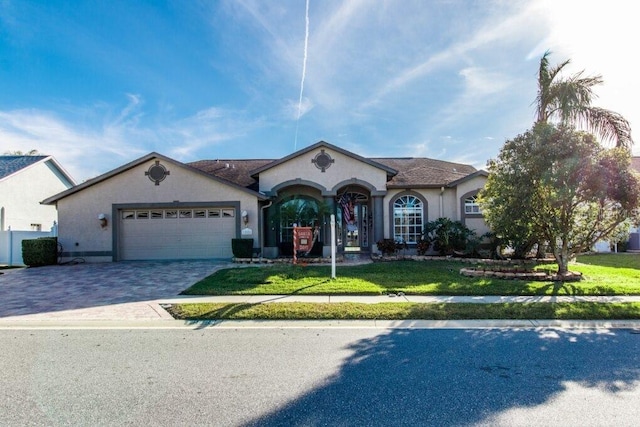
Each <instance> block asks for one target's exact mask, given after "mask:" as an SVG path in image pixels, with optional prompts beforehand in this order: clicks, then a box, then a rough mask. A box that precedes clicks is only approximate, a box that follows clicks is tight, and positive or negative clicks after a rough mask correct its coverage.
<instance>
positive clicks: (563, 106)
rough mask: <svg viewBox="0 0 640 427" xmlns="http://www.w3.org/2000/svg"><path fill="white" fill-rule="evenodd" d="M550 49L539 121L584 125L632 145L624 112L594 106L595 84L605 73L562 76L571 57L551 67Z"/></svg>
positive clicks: (618, 142) (540, 79)
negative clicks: (623, 115)
mask: <svg viewBox="0 0 640 427" xmlns="http://www.w3.org/2000/svg"><path fill="white" fill-rule="evenodd" d="M549 55H551V52H550V51H546V52H545V53H544V55H543V56H542V59H541V60H540V70H539V74H538V95H537V96H536V104H537V120H536V123H546V122H548V121H549V120H551V119H557V120H558V121H560V122H561V123H564V124H571V125H574V126H584V127H585V128H587V129H588V130H590V131H591V132H593V133H595V134H597V135H598V136H600V138H601V139H602V140H603V141H613V142H615V145H616V147H624V148H626V149H631V146H632V145H633V140H632V139H631V127H630V125H629V122H628V121H627V120H626V119H625V118H624V117H622V116H621V115H620V114H618V113H616V112H613V111H610V110H606V109H604V108H598V107H593V106H591V101H592V100H593V99H594V98H595V97H596V96H595V94H594V93H593V87H594V86H596V85H599V84H601V83H602V81H603V80H602V76H599V75H598V76H592V77H583V73H584V71H581V72H579V73H576V74H573V75H571V76H569V77H564V78H563V77H560V76H559V74H560V72H561V71H562V69H563V68H564V67H565V66H567V65H568V64H569V62H570V60H566V61H564V62H563V63H561V64H559V65H556V66H555V67H551V66H550V65H549Z"/></svg>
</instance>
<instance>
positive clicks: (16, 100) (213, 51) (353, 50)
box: [0, 0, 640, 182]
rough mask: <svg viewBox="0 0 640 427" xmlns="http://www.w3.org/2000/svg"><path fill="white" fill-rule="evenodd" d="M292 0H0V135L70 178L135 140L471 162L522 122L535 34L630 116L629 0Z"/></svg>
mask: <svg viewBox="0 0 640 427" xmlns="http://www.w3.org/2000/svg"><path fill="white" fill-rule="evenodd" d="M308 6H309V7H308V13H307V8H306V7H307V2H306V1H305V0H278V1H251V0H233V1H195V0H194V1H186V0H184V1H183V0H176V1H166V2H163V1H150V0H149V1H118V0H110V1H99V0H92V1H67V2H61V1H55V0H49V1H44V0H43V1H28V0H0V152H2V153H4V152H6V151H16V150H20V151H23V152H24V151H29V150H31V149H37V150H38V151H39V152H41V153H44V154H51V155H53V156H54V157H55V158H56V159H57V160H58V161H59V162H60V163H61V164H62V166H63V167H64V168H65V169H67V171H69V172H70V173H71V175H72V176H73V177H74V178H75V179H76V180H78V181H79V182H80V181H83V180H86V179H89V178H91V177H94V176H96V175H99V174H101V173H104V172H107V171H109V170H111V169H113V168H116V167H118V166H120V165H122V164H124V163H127V162H129V161H131V160H134V159H136V158H138V157H140V156H143V155H145V154H147V153H149V152H151V151H157V152H159V153H161V154H164V155H166V156H169V157H172V158H175V159H177V160H180V161H184V162H188V161H193V160H201V159H243V158H267V159H275V158H280V157H284V156H286V155H288V154H291V153H292V152H294V151H296V150H299V149H302V148H304V147H306V146H309V145H311V144H314V143H316V142H318V141H320V140H325V141H327V142H330V143H332V144H335V145H338V146H340V147H342V148H344V149H346V150H350V151H353V152H355V153H357V154H359V155H362V156H365V157H391V156H395V157H431V158H437V159H443V160H450V161H455V162H461V163H468V164H472V165H474V166H476V167H478V168H482V167H485V165H486V162H487V160H488V159H490V158H493V157H495V156H496V155H497V154H498V151H499V149H500V147H501V146H502V144H503V143H504V141H505V140H506V139H509V138H513V137H515V136H516V135H518V134H519V133H522V132H524V131H525V130H526V129H528V128H529V127H530V126H531V124H532V123H533V120H534V107H533V105H532V103H533V101H534V99H535V95H536V71H537V69H538V64H539V59H540V57H541V56H542V54H543V53H544V51H545V50H547V49H550V50H551V51H552V52H553V54H552V56H551V61H552V63H554V64H555V63H558V62H561V61H563V60H565V59H571V61H572V64H571V67H570V70H571V71H574V72H575V71H580V70H583V69H584V70H586V72H587V74H591V75H593V74H601V75H602V76H603V78H604V84H603V85H602V86H600V87H599V88H598V89H597V90H596V93H597V95H598V96H599V97H598V99H597V100H596V101H595V103H594V104H595V105H598V106H601V107H605V108H608V109H611V110H614V111H617V112H619V113H621V114H622V115H623V116H625V117H626V118H627V119H628V120H629V121H630V122H631V125H632V129H635V128H636V127H637V126H640V106H639V105H638V102H637V101H638V99H640V89H639V86H638V83H637V82H638V78H637V68H636V67H637V66H636V64H635V61H636V60H637V56H638V54H637V46H636V41H637V40H640V29H639V27H640V26H639V25H638V23H637V19H636V17H637V13H636V11H635V6H634V3H633V2H627V1H625V0H620V1H618V0H608V1H606V2H605V1H588V0H581V1H577V0H576V1H574V0H563V1H555V0H552V1H547V0H539V1H536V0H532V1H518V0H509V1H491V0H482V1H462V0H460V1H458V0H419V1H411V0H393V1H378V0H349V1H332V0H322V1H320V0H310V1H309V2H308ZM307 17H308V21H307ZM307 23H308V24H307ZM637 132H638V131H636V132H634V134H633V135H637ZM634 154H635V155H640V143H637V144H636V146H635V147H634Z"/></svg>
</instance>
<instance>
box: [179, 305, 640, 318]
mask: <svg viewBox="0 0 640 427" xmlns="http://www.w3.org/2000/svg"><path fill="white" fill-rule="evenodd" d="M168 311H169V312H170V313H171V314H172V315H173V317H175V318H176V319H184V320H196V321H199V320H300V319H305V320H333V319H337V320H353V319H361V320H362V319H378V320H383V319H384V320H406V319H411V320H420V319H422V320H464V319H517V320H527V319H571V320H593V319H598V320H618V319H620V320H622V319H640V303H524V304H523V303H504V304H467V303H449V304H440V303H438V304H416V303H398V302H390V303H378V304H358V303H323V304H314V303H284V302H278V303H268V304H225V303H216V304H211V303H202V304H177V305H174V306H172V307H170V308H168Z"/></svg>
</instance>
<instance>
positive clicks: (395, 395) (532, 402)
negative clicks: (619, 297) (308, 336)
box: [246, 329, 640, 426]
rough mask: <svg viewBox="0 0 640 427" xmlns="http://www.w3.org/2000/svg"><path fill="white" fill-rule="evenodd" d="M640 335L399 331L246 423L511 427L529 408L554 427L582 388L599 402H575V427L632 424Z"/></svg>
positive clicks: (362, 345) (357, 348)
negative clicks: (567, 401) (605, 410)
mask: <svg viewBox="0 0 640 427" xmlns="http://www.w3.org/2000/svg"><path fill="white" fill-rule="evenodd" d="M336 333H337V332H336ZM639 337H640V336H639V335H634V334H632V333H631V331H629V330H609V331H605V330H580V331H578V330H576V331H565V330H552V329H546V330H534V329H530V330H498V329H494V330H419V329H394V330H390V331H388V332H384V333H382V334H380V335H377V336H375V337H373V338H367V339H362V340H359V341H356V342H353V344H352V345H350V346H349V347H348V349H349V350H350V351H352V355H351V356H350V357H348V358H346V359H345V360H344V362H343V364H342V366H341V367H340V369H339V370H338V371H337V372H336V373H335V374H334V375H333V376H331V377H329V378H327V380H326V382H325V383H323V384H321V385H318V386H317V387H316V388H314V389H311V390H309V391H308V392H307V393H306V394H304V395H301V396H299V397H298V398H296V399H295V400H293V401H291V402H289V403H288V404H286V405H284V406H282V407H280V408H279V409H277V410H275V411H273V412H272V413H269V414H267V415H264V416H261V417H258V418H255V419H254V420H253V421H251V422H249V423H247V424H246V425H250V426H303V425H304V426H308V425H345V426H352V425H353V426H355V425H408V426H409V425H411V426H413V425H423V426H428V425H460V426H461V425H477V424H482V425H500V424H503V425H508V424H509V423H510V422H513V420H511V419H510V418H509V416H510V413H509V414H507V411H511V410H515V411H518V410H521V409H524V410H532V411H534V412H533V413H534V414H535V415H537V416H538V417H539V418H535V422H536V423H537V424H539V425H549V424H554V423H557V422H558V420H559V419H564V418H554V417H564V415H563V414H564V413H565V412H566V408H565V407H563V406H562V405H561V404H558V403H557V401H558V400H560V401H562V398H565V399H571V396H572V395H570V394H569V393H570V391H571V390H573V389H574V388H575V387H579V388H583V389H590V390H592V391H594V392H596V393H597V395H598V397H596V398H594V397H591V400H589V399H590V398H589V397H588V396H592V395H591V394H587V395H580V396H579V398H576V396H573V398H574V399H573V400H571V406H572V408H571V411H570V412H566V413H567V414H571V415H572V416H574V417H577V418H581V419H580V420H576V419H571V420H568V419H565V421H568V424H575V423H581V424H583V425H584V424H585V423H586V424H592V425H593V424H594V423H595V424H600V423H605V424H609V423H610V424H618V425H620V424H624V422H622V423H620V421H625V420H626V422H627V423H629V422H630V420H631V419H632V418H628V417H629V416H630V414H631V415H632V413H633V411H634V409H633V402H632V400H633V399H634V398H633V397H629V396H628V395H627V394H626V392H632V391H636V390H637V389H638V387H640V368H639V367H638V358H639V357H638V354H640V353H639V352H640V339H639ZM282 387H287V384H282ZM585 396H587V397H585ZM625 396H626V397H625ZM636 396H637V394H636ZM625 399H626V400H625ZM636 399H637V397H636ZM602 400H606V402H608V404H610V403H611V402H613V403H612V405H610V406H609V407H608V409H610V410H612V412H609V414H612V413H613V414H614V416H613V418H611V415H601V414H602V411H601V410H600V409H598V410H594V409H593V408H599V407H600V405H602V404H603V401H602ZM554 405H555V406H554ZM612 406H614V407H612ZM554 411H555V412H554ZM625 413H626V414H625ZM594 415H598V416H603V417H605V418H604V419H601V420H597V419H594V418H592V417H593V416H594ZM567 416H568V415H567ZM616 416H619V417H621V418H618V419H617V422H616V419H615V417H616ZM625 416H626V417H627V418H624V417H625ZM502 417H504V418H502ZM607 417H608V418H607ZM529 421H531V419H529Z"/></svg>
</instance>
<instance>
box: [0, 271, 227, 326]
mask: <svg viewBox="0 0 640 427" xmlns="http://www.w3.org/2000/svg"><path fill="white" fill-rule="evenodd" d="M231 265H232V264H231V263H229V262H225V261H212V260H196V261H129V262H114V263H80V264H68V265H55V266H45V267H37V268H24V269H15V270H3V273H4V274H0V298H1V299H2V304H0V319H2V318H5V319H6V318H10V317H14V316H29V317H34V318H61V317H65V316H67V317H69V318H74V317H78V318H92V316H93V317H97V318H110V317H113V316H116V314H117V313H113V311H114V310H115V311H118V310H120V311H121V313H120V315H125V316H126V315H127V312H131V313H129V316H133V317H135V318H138V317H145V316H147V315H149V316H151V317H153V316H154V313H153V312H152V311H153V310H151V311H149V309H148V307H147V308H145V307H144V306H145V304H144V303H146V302H151V301H153V300H157V299H162V298H171V297H175V296H176V295H178V294H179V293H180V291H182V290H184V289H186V288H187V287H189V286H190V285H192V284H194V283H195V282H197V281H198V280H200V279H202V278H204V277H206V276H208V275H210V274H212V273H213V272H215V271H216V270H218V269H220V268H225V267H228V266H231ZM138 311H139V313H138ZM109 312H112V313H111V314H109ZM136 313H137V314H136ZM144 313H147V314H144ZM157 315H158V314H157V313H156V314H155V316H156V317H157ZM116 317H117V316H116Z"/></svg>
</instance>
